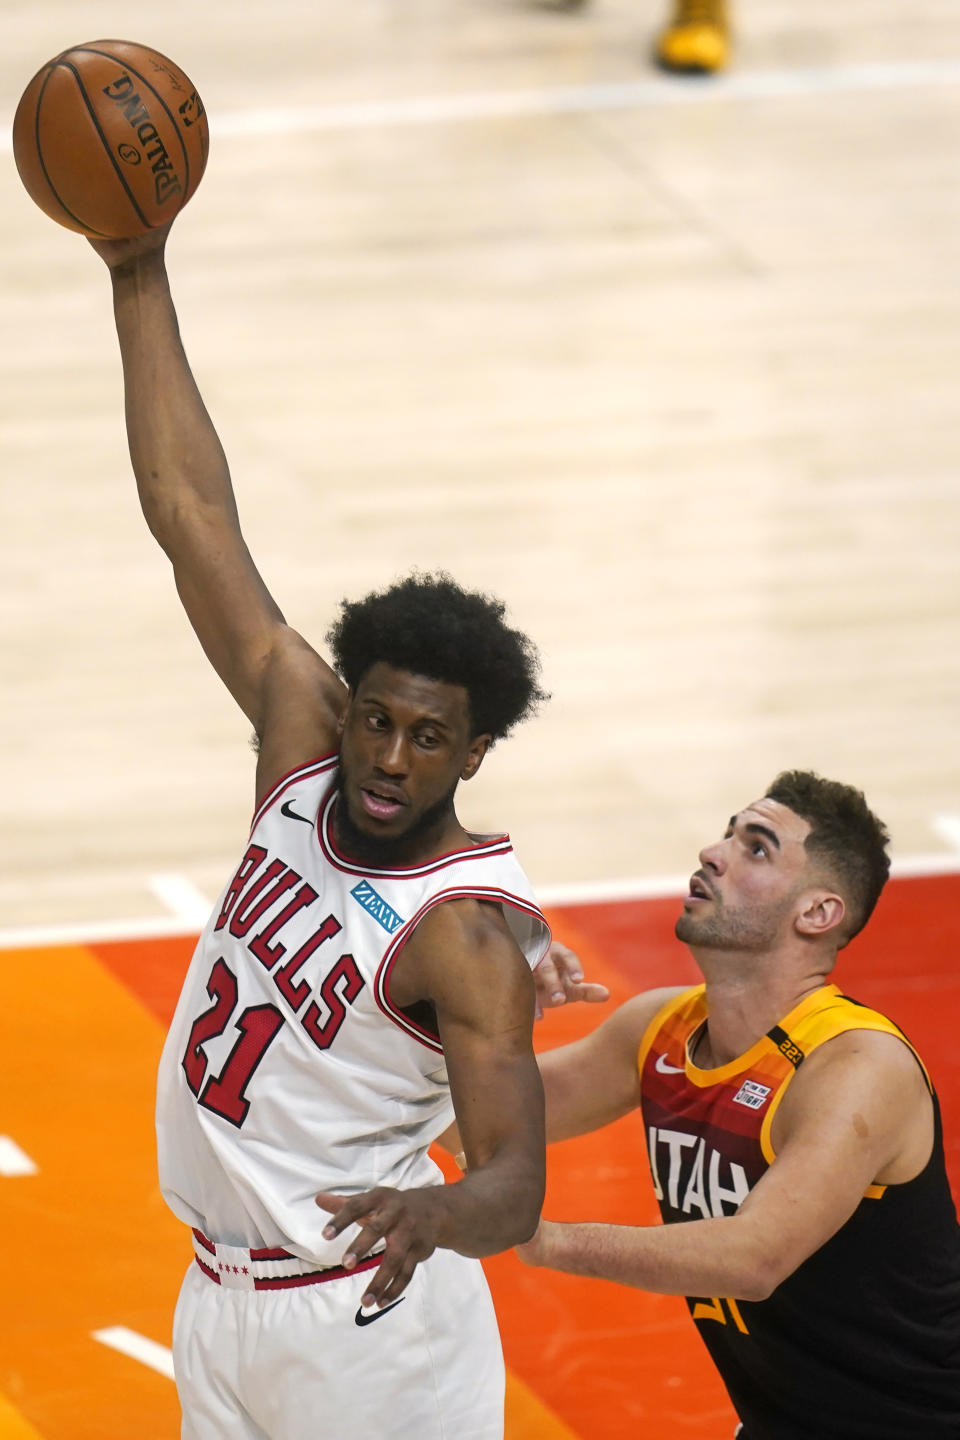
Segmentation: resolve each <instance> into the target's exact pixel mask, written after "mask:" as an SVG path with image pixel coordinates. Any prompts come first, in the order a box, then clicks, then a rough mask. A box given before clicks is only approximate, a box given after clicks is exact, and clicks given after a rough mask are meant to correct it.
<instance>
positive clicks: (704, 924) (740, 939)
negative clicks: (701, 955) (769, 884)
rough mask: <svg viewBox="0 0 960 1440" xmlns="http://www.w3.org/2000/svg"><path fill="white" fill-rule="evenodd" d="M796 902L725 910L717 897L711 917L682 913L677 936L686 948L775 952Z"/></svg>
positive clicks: (712, 907) (678, 921)
mask: <svg viewBox="0 0 960 1440" xmlns="http://www.w3.org/2000/svg"><path fill="white" fill-rule="evenodd" d="M792 904H793V899H792V897H791V899H789V900H784V901H782V902H781V903H780V904H779V905H775V906H774V905H764V906H760V905H751V906H741V907H740V908H739V909H735V910H725V909H724V908H723V904H722V902H721V901H720V900H718V899H717V898H716V897H715V898H714V899H713V901H712V904H711V907H710V910H709V912H708V913H707V914H704V915H700V916H698V915H697V914H696V913H693V914H690V913H689V912H688V911H686V910H683V911H681V913H680V915H679V916H678V917H677V923H676V925H675V926H674V927H673V933H674V934H675V935H676V937H677V939H678V940H682V941H683V943H684V945H689V946H690V947H691V948H693V949H698V950H699V949H703V950H741V951H759V950H768V949H771V948H772V947H773V946H774V945H775V944H776V942H777V940H778V939H779V937H780V935H781V934H782V931H783V921H784V917H785V916H786V915H787V914H788V913H789V911H790V909H791V907H792Z"/></svg>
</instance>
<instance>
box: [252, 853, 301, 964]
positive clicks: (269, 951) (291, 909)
mask: <svg viewBox="0 0 960 1440" xmlns="http://www.w3.org/2000/svg"><path fill="white" fill-rule="evenodd" d="M291 873H292V872H291ZM316 898H317V892H316V890H314V888H313V886H312V885H301V886H300V889H299V890H298V891H297V893H296V895H294V897H293V899H292V900H291V901H290V902H289V903H288V904H287V905H285V906H284V907H283V909H282V910H281V911H280V914H279V915H277V916H276V917H275V918H274V919H273V920H271V921H270V924H269V925H268V926H267V927H266V929H265V930H261V931H260V934H259V935H255V936H254V937H253V939H252V940H251V941H250V944H249V947H248V948H249V950H250V953H251V955H255V956H256V957H257V959H258V960H259V961H260V963H261V965H264V966H265V967H266V969H268V970H272V969H273V967H274V965H276V963H277V961H278V960H279V959H281V957H282V956H284V955H286V953H287V947H286V945H280V944H276V945H271V944H269V941H271V940H272V939H273V937H274V936H275V935H276V933H277V931H278V930H281V929H282V928H283V926H284V925H286V923H287V921H288V920H289V919H290V917H291V916H292V915H296V913H297V911H298V910H305V909H306V907H307V906H308V905H312V904H313V902H314V900H316Z"/></svg>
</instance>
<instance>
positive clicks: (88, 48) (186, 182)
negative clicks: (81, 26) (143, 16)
mask: <svg viewBox="0 0 960 1440" xmlns="http://www.w3.org/2000/svg"><path fill="white" fill-rule="evenodd" d="M156 53H158V54H159V51H158V52H156ZM70 54H71V55H99V56H100V58H101V60H112V61H114V63H115V64H117V65H123V66H124V68H125V69H126V70H129V71H130V74H131V75H136V77H137V79H138V80H141V81H142V82H143V84H144V85H147V86H149V88H150V90H151V92H152V93H153V94H154V95H155V96H156V98H157V100H159V102H160V105H161V108H162V109H163V110H165V111H166V114H167V119H168V120H169V121H170V124H171V125H172V126H173V129H174V133H175V134H176V137H177V139H178V140H179V142H180V149H181V151H182V152H183V168H184V176H183V193H184V195H186V196H189V194H190V156H189V154H188V152H187V146H186V141H185V140H184V138H183V136H182V135H181V134H180V126H179V125H178V124H177V117H176V116H175V115H174V113H173V111H172V110H171V109H170V107H169V105H168V104H167V102H166V100H164V98H163V96H162V95H161V94H160V92H159V91H158V90H156V89H155V88H154V85H153V82H152V81H151V80H149V79H148V78H147V76H146V75H144V74H142V73H141V72H140V71H139V70H138V69H137V68H136V66H135V65H131V64H130V63H129V61H127V60H121V59H120V57H119V55H113V54H112V53H111V52H110V51H109V50H95V49H94V48H93V46H92V45H75V46H74V47H73V49H72V50H71V51H70ZM161 58H162V59H166V56H162V57H161ZM167 63H168V64H170V65H173V61H172V60H170V61H168V62H167ZM183 78H184V79H186V78H187V77H186V76H184V77H183ZM184 204H186V201H184ZM151 228H152V227H151Z"/></svg>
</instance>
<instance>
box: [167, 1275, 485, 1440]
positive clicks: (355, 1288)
mask: <svg viewBox="0 0 960 1440" xmlns="http://www.w3.org/2000/svg"><path fill="white" fill-rule="evenodd" d="M371 1273H372V1272H366V1273H361V1274H358V1275H343V1274H341V1275H338V1277H337V1278H336V1279H334V1280H330V1281H328V1282H326V1283H322V1284H314V1285H303V1286H300V1287H299V1288H296V1289H286V1290H237V1289H226V1288H224V1287H223V1286H221V1285H217V1284H215V1283H214V1282H213V1281H211V1280H210V1279H208V1278H207V1276H206V1275H204V1273H203V1271H202V1270H201V1269H200V1268H199V1266H198V1265H196V1264H195V1263H194V1264H191V1266H190V1268H189V1270H188V1271H187V1275H186V1277H185V1279H184V1282H183V1286H182V1288H181V1291H180V1298H179V1300H178V1302H177V1309H176V1315H175V1318H174V1337H173V1338H174V1343H173V1360H174V1370H175V1373H176V1380H177V1389H178V1392H179V1395H180V1404H181V1406H182V1409H183V1428H182V1430H181V1436H182V1440H381V1437H382V1440H502V1437H503V1397H504V1370H503V1354H502V1351H501V1347H500V1335H499V1332H498V1330H497V1322H496V1317H495V1315H494V1312H493V1304H492V1301H491V1299H490V1293H489V1291H488V1289H487V1283H486V1280H485V1278H484V1275H483V1270H482V1269H481V1266H480V1262H479V1261H478V1260H468V1259H466V1258H465V1257H464V1256H462V1255H457V1254H455V1253H454V1252H453V1251H452V1250H437V1251H435V1252H434V1254H433V1255H431V1257H430V1258H429V1260H425V1261H424V1262H423V1263H422V1264H420V1265H418V1266H417V1269H416V1270H415V1271H414V1274H413V1277H412V1279H411V1281H410V1283H409V1285H408V1286H407V1288H406V1290H405V1291H404V1293H403V1297H402V1299H401V1300H400V1301H399V1302H398V1303H397V1304H395V1305H393V1306H388V1307H386V1308H385V1309H383V1310H382V1311H378V1310H376V1309H373V1310H365V1311H361V1310H360V1299H361V1296H362V1295H363V1294H364V1291H365V1289H366V1286H367V1284H368V1283H369V1281H370V1279H371ZM361 1322H366V1323H361Z"/></svg>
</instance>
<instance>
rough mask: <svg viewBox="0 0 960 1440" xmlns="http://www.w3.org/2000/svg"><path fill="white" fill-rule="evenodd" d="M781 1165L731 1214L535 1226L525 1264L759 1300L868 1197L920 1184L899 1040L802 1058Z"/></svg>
mask: <svg viewBox="0 0 960 1440" xmlns="http://www.w3.org/2000/svg"><path fill="white" fill-rule="evenodd" d="M773 1138H774V1146H775V1149H776V1152H777V1158H776V1160H775V1161H774V1162H773V1164H772V1165H771V1166H770V1168H769V1169H768V1170H767V1172H766V1173H765V1174H764V1176H763V1177H762V1179H761V1180H760V1181H759V1182H758V1183H757V1185H756V1186H755V1187H754V1188H753V1190H751V1192H750V1194H749V1195H748V1196H747V1198H746V1199H745V1200H744V1201H743V1203H742V1204H741V1206H740V1208H739V1209H738V1210H737V1211H736V1213H735V1214H732V1215H728V1216H724V1217H722V1218H717V1219H711V1220H692V1221H688V1222H687V1223H685V1224H682V1225H652V1226H625V1225H601V1224H590V1223H585V1224H574V1225H564V1224H552V1223H546V1222H545V1223H542V1224H541V1226H540V1229H539V1231H538V1232H537V1235H536V1237H535V1239H534V1240H533V1241H532V1242H531V1244H529V1245H527V1246H524V1247H522V1249H521V1251H520V1253H521V1256H522V1258H523V1259H525V1260H526V1261H527V1263H528V1264H532V1265H545V1266H549V1267H551V1268H553V1269H556V1270H564V1271H567V1272H568V1273H570V1274H573V1275H589V1276H594V1277H596V1278H599V1279H604V1280H615V1281H619V1282H620V1283H621V1284H624V1285H634V1286H637V1287H639V1288H640V1289H644V1290H652V1291H656V1292H658V1293H660V1294H666V1295H691V1296H713V1295H720V1296H729V1297H730V1298H732V1299H737V1300H763V1299H766V1298H767V1296H768V1295H770V1294H771V1293H772V1292H773V1291H774V1290H775V1289H776V1287H777V1286H778V1285H779V1284H780V1283H781V1282H782V1281H783V1280H785V1279H786V1278H787V1276H788V1275H791V1274H792V1273H793V1271H794V1270H796V1269H797V1267H798V1266H799V1265H801V1264H802V1263H803V1261H804V1260H806V1259H807V1258H808V1257H809V1256H810V1255H812V1254H813V1253H814V1252H815V1251H816V1250H818V1249H820V1247H821V1246H822V1245H824V1244H826V1242H827V1240H829V1239H830V1237H831V1236H832V1235H833V1234H835V1233H836V1231H837V1230H839V1229H840V1227H841V1226H842V1225H843V1224H844V1223H845V1222H846V1221H847V1220H848V1219H849V1218H850V1216H851V1215H852V1214H853V1212H854V1210H855V1209H856V1208H857V1206H858V1205H859V1203H860V1201H861V1199H862V1197H863V1195H864V1192H865V1191H866V1189H867V1187H868V1186H869V1185H871V1184H873V1183H877V1184H901V1183H904V1182H905V1181H907V1180H910V1179H912V1178H913V1177H914V1176H915V1175H917V1174H919V1172H920V1170H921V1169H922V1168H923V1166H924V1165H925V1164H926V1162H927V1159H928V1158H929V1154H930V1149H931V1146H932V1143H933V1111H932V1104H931V1100H930V1095H929V1092H928V1090H927V1087H926V1084H925V1081H924V1079H923V1075H922V1072H921V1071H920V1067H919V1066H918V1064H917V1062H916V1060H915V1058H914V1057H913V1055H912V1054H911V1053H910V1051H909V1050H908V1049H907V1047H906V1046H905V1045H904V1044H903V1043H902V1042H901V1041H900V1040H898V1039H897V1038H896V1037H895V1036H891V1035H886V1034H880V1033H871V1032H866V1031H857V1032H853V1033H851V1034H848V1035H841V1036H838V1037H837V1038H836V1039H834V1040H831V1041H829V1042H828V1043H827V1044H825V1045H823V1046H821V1047H820V1049H818V1050H817V1051H816V1052H815V1053H814V1054H813V1055H811V1056H808V1058H807V1060H806V1061H805V1063H804V1066H803V1069H802V1071H800V1072H799V1074H798V1075H797V1077H796V1079H795V1080H794V1081H793V1082H792V1084H791V1086H790V1089H789V1090H788V1092H787V1096H786V1097H785V1099H784V1101H783V1103H782V1105H781V1107H780V1112H779V1113H778V1115H777V1123H776V1124H775V1127H774V1137H773Z"/></svg>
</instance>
